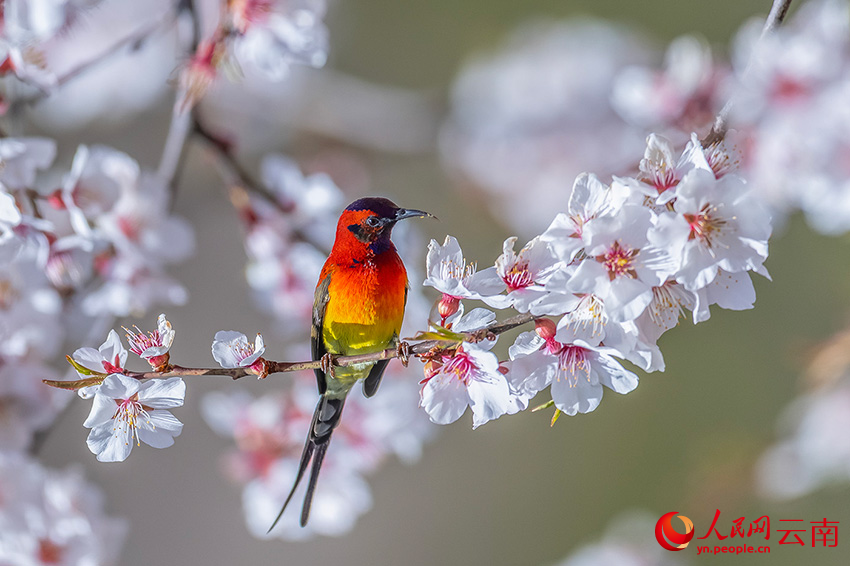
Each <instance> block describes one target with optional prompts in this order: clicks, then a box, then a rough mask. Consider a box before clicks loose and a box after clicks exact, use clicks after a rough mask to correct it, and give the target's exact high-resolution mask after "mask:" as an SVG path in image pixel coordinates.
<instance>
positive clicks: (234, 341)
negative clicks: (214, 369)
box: [212, 330, 266, 368]
mask: <svg viewBox="0 0 850 566" xmlns="http://www.w3.org/2000/svg"><path fill="white" fill-rule="evenodd" d="M265 351H266V345H265V342H264V341H263V336H262V335H261V334H257V338H256V339H255V340H254V343H253V344H251V343H250V342H249V341H248V337H247V336H245V335H244V334H242V333H241V332H235V331H233V330H219V331H218V332H216V333H215V340H213V343H212V355H213V357H214V358H215V361H217V362H218V363H219V365H221V367H223V368H239V367H251V366H252V365H253V364H254V363H255V362H256V361H257V360H258V359H260V356H262V355H263V353H264V352H265Z"/></svg>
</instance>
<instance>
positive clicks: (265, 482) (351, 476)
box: [201, 364, 433, 540]
mask: <svg viewBox="0 0 850 566" xmlns="http://www.w3.org/2000/svg"><path fill="white" fill-rule="evenodd" d="M399 367H400V364H390V366H389V367H388V370H387V376H386V377H385V379H384V384H383V386H382V388H381V395H378V396H376V397H375V398H373V399H368V400H367V399H365V398H364V397H363V396H362V395H351V396H350V398H349V402H348V403H347V404H346V409H345V411H346V418H345V419H343V421H342V423H341V424H340V426H339V427H338V428H337V429H336V434H335V435H334V450H332V451H330V452H329V453H328V455H327V457H326V459H325V462H324V465H323V468H322V470H323V471H322V473H323V474H324V473H326V472H327V473H328V475H329V476H330V477H331V478H333V479H331V480H330V481H322V482H321V483H319V485H318V486H317V488H316V498H315V500H314V503H313V511H312V512H311V514H310V523H309V524H308V526H307V527H306V528H303V529H302V528H301V527H300V526H299V524H298V517H299V514H298V513H297V512H295V511H293V512H292V513H287V514H284V516H283V518H282V520H281V521H280V523H279V524H278V526H277V527H276V528H275V530H273V531H272V532H271V533H270V534H267V531H268V528H269V526H270V525H271V524H272V522H273V521H274V519H275V517H276V516H277V513H278V512H279V511H280V508H281V505H282V504H283V501H284V500H285V499H286V496H287V495H288V493H289V486H291V484H292V480H293V478H294V476H295V473H296V471H297V468H298V461H299V457H300V455H301V451H302V447H303V441H304V435H305V433H306V431H307V429H308V428H309V426H310V421H311V418H312V414H313V408H314V407H313V406H314V405H315V402H316V388H315V377H314V376H313V375H312V374H306V373H305V374H297V375H293V377H295V380H294V382H293V387H292V389H290V390H287V391H283V392H277V393H270V394H266V395H264V396H262V397H258V398H254V397H251V396H250V395H248V394H246V393H245V392H242V391H238V390H236V391H228V392H226V393H225V392H212V393H208V394H206V395H205V396H204V397H203V399H202V402H201V410H202V413H203V416H204V419H205V420H206V421H207V423H208V424H209V425H210V427H211V428H212V429H213V430H214V431H216V432H217V433H219V434H220V435H222V436H224V437H227V438H232V439H233V440H234V441H235V443H236V449H235V450H232V451H231V452H229V453H228V454H227V456H226V457H225V460H224V466H225V471H226V473H227V475H228V476H230V477H231V479H233V480H234V481H236V482H238V483H240V484H242V485H243V486H244V491H243V506H244V512H245V518H246V522H247V524H248V528H249V530H250V531H251V533H252V534H254V536H257V537H259V538H267V537H278V538H283V539H286V540H298V539H303V538H309V537H311V536H314V535H315V534H322V535H328V536H338V535H341V534H344V533H346V532H348V531H349V530H350V529H351V528H352V527H353V526H354V523H355V521H356V519H357V517H359V516H360V515H361V514H363V513H365V512H366V511H367V510H368V509H369V508H370V507H371V504H372V503H371V493H370V490H369V487H368V484H367V483H366V482H365V480H364V479H363V476H364V475H366V474H369V473H372V472H373V471H375V470H376V469H377V467H378V466H379V465H380V463H381V462H382V461H383V460H384V459H385V458H386V457H387V456H388V455H389V454H396V455H398V456H399V457H401V458H402V459H404V460H405V461H413V460H415V459H417V458H418V457H419V455H420V453H421V450H422V445H423V443H424V442H425V441H427V440H428V439H429V438H430V437H431V436H432V434H433V428H431V427H430V426H428V421H427V418H425V417H424V415H423V414H422V413H421V412H420V411H418V410H416V402H415V400H416V397H417V390H416V382H415V380H412V379H410V376H407V377H402V376H400V375H399V373H404V371H402V370H400V369H398V368H399ZM323 477H324V476H323ZM326 479H327V478H326ZM302 489H303V488H302ZM297 495H298V494H297V493H296V497H297Z"/></svg>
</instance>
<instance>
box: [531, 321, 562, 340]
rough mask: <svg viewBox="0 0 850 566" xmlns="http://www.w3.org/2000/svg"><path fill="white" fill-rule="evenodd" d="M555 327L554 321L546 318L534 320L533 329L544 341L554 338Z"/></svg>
mask: <svg viewBox="0 0 850 566" xmlns="http://www.w3.org/2000/svg"><path fill="white" fill-rule="evenodd" d="M557 329H558V327H557V326H555V323H554V322H552V321H551V320H550V319H548V318H538V319H537V320H535V321H534V330H535V331H536V332H537V335H538V336H540V337H541V338H543V339H544V340H546V341H549V340H552V339H554V338H555V332H556V331H557Z"/></svg>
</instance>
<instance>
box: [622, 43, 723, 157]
mask: <svg viewBox="0 0 850 566" xmlns="http://www.w3.org/2000/svg"><path fill="white" fill-rule="evenodd" d="M727 75H728V69H726V68H725V67H723V66H722V65H721V64H718V63H717V62H715V61H714V60H713V57H712V55H711V49H710V48H709V46H708V45H707V44H706V43H705V41H704V40H702V39H700V38H697V37H694V36H682V37H679V38H677V39H675V40H674V41H673V42H672V43H670V46H669V47H668V48H667V52H666V54H665V56H664V68H663V69H661V70H655V69H652V68H648V67H639V66H631V67H628V68H626V69H623V70H622V72H620V73H619V74H618V76H617V78H616V81H615V82H614V85H613V91H612V93H611V103H612V105H613V106H614V108H615V109H616V110H617V112H618V113H619V114H620V115H621V116H622V117H623V119H624V120H626V121H627V122H628V123H630V124H632V125H634V126H637V127H640V128H646V129H649V130H654V131H660V132H663V133H664V134H665V135H668V136H672V137H674V139H677V141H682V138H683V136H686V135H687V134H688V133H689V132H691V131H700V132H701V133H703V134H704V133H706V131H707V126H710V125H711V123H712V122H713V121H714V116H715V115H716V114H717V112H718V111H719V110H720V108H721V107H722V106H723V103H724V102H725V100H726V97H727V94H728V93H727V92H726V89H724V88H723V87H724V85H725V78H726V76H727Z"/></svg>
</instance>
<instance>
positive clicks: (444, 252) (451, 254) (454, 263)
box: [423, 236, 505, 299]
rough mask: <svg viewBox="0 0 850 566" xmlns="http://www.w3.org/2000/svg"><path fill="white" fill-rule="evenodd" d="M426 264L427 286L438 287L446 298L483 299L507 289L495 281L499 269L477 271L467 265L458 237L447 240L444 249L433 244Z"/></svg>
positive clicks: (433, 242)
mask: <svg viewBox="0 0 850 566" xmlns="http://www.w3.org/2000/svg"><path fill="white" fill-rule="evenodd" d="M425 262H426V267H425V269H426V272H427V275H428V276H427V278H426V279H425V281H424V283H423V285H428V286H431V287H434V288H435V289H436V290H438V291H440V292H441V293H443V294H445V295H450V296H452V297H458V298H461V299H482V298H484V297H490V296H494V295H497V294H499V293H501V292H502V291H503V290H504V289H505V285H504V283H503V282H502V281H501V279H500V278H498V277H496V278H494V277H493V275H494V274H495V272H496V268H495V267H488V268H487V269H484V270H481V271H476V266H475V265H474V264H467V262H466V260H465V259H464V257H463V251H462V250H461V249H460V244H459V243H458V241H457V239H456V238H455V237H454V236H446V239H445V241H444V242H443V244H442V245H440V244H438V243H437V241H436V240H431V243H430V244H428V256H427V258H426V260H425Z"/></svg>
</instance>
